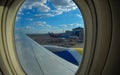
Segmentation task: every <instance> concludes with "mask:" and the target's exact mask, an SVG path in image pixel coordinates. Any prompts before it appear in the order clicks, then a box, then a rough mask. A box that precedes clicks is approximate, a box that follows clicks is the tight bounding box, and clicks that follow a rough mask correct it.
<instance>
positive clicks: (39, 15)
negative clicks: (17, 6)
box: [33, 13, 54, 18]
mask: <svg viewBox="0 0 120 75" xmlns="http://www.w3.org/2000/svg"><path fill="white" fill-rule="evenodd" d="M52 16H54V15H52V14H50V13H48V14H35V15H34V16H33V17H35V18H36V17H38V18H46V17H52Z"/></svg>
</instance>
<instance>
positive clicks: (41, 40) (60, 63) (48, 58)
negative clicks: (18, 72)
mask: <svg viewBox="0 0 120 75" xmlns="http://www.w3.org/2000/svg"><path fill="white" fill-rule="evenodd" d="M14 34H15V44H16V50H17V54H18V58H19V60H20V63H21V66H22V67H23V69H24V71H25V72H26V74H28V75H74V74H75V73H76V71H77V69H78V67H79V66H80V63H81V59H82V56H83V47H84V23H83V18H82V14H81V12H80V9H79V8H78V7H77V5H76V4H75V3H74V2H73V1H72V0H25V2H24V3H23V5H22V6H21V7H20V9H19V11H18V13H17V16H16V21H15V28H14Z"/></svg>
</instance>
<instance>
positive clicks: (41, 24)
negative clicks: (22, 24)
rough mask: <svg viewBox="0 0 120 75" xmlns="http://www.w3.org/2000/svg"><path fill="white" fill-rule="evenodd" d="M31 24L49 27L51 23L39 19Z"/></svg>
mask: <svg viewBox="0 0 120 75" xmlns="http://www.w3.org/2000/svg"><path fill="white" fill-rule="evenodd" d="M32 25H33V26H39V27H44V28H51V25H49V24H47V23H46V22H45V21H39V22H35V23H33V24H32Z"/></svg>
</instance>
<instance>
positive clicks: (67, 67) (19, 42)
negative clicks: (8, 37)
mask: <svg viewBox="0 0 120 75" xmlns="http://www.w3.org/2000/svg"><path fill="white" fill-rule="evenodd" d="M15 43H16V49H17V54H18V58H19V61H20V63H21V66H22V67H23V69H24V71H25V72H26V74H27V75H74V74H75V73H76V71H77V69H78V66H76V65H74V64H72V63H70V62H68V61H66V60H64V59H63V58H61V57H59V56H57V55H56V54H54V53H52V52H51V51H49V50H48V49H46V48H44V47H43V46H41V45H39V44H38V43H36V42H35V41H33V40H32V39H31V38H29V37H28V36H26V35H24V34H22V33H17V34H16V35H15Z"/></svg>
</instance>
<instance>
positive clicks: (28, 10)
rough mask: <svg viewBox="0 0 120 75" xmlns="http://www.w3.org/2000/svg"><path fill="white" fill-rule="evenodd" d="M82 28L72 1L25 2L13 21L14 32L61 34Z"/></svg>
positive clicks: (80, 18)
mask: <svg viewBox="0 0 120 75" xmlns="http://www.w3.org/2000/svg"><path fill="white" fill-rule="evenodd" d="M76 27H83V28H84V23H83V19H82V15H81V12H80V10H79V9H78V7H77V6H76V4H75V3H74V2H73V1H72V0H26V1H25V2H24V4H23V5H22V6H21V7H20V9H19V11H18V13H17V16H16V21H15V31H20V32H24V33H48V32H54V33H61V32H63V31H65V30H72V29H73V28H76Z"/></svg>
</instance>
